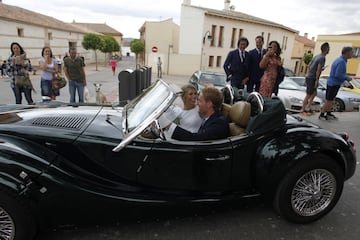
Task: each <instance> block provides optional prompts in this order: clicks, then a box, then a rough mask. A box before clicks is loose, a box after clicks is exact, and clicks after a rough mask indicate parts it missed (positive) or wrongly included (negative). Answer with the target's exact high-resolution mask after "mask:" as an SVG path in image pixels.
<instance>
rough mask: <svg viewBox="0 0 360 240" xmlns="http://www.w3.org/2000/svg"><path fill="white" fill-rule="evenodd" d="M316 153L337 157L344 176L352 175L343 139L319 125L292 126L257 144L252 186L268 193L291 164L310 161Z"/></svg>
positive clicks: (350, 157) (352, 166)
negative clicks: (259, 144) (276, 135)
mask: <svg viewBox="0 0 360 240" xmlns="http://www.w3.org/2000/svg"><path fill="white" fill-rule="evenodd" d="M316 153H322V154H325V155H327V156H329V158H332V159H334V160H335V161H337V162H338V163H339V165H340V166H341V167H342V168H343V171H344V176H345V178H348V177H350V176H349V175H353V173H354V171H355V166H356V159H355V155H354V152H353V151H352V150H351V147H350V146H349V144H348V143H347V142H346V141H345V140H344V139H342V138H341V137H340V136H339V135H337V134H334V133H332V132H329V131H327V130H323V129H315V128H296V129H290V130H288V131H287V132H286V133H285V134H284V135H282V136H279V137H276V138H272V139H270V140H269V141H267V142H264V143H263V145H262V146H261V147H260V148H259V150H258V152H257V161H256V166H255V176H256V177H255V178H256V179H255V184H256V187H257V188H258V189H259V191H260V192H262V193H263V194H265V195H268V194H270V195H272V194H273V193H274V191H275V190H276V187H277V186H278V184H279V182H280V181H281V180H282V179H283V177H284V176H285V175H286V173H287V172H288V171H289V170H290V169H291V168H293V167H296V164H297V163H298V162H299V161H311V158H312V156H314V154H316Z"/></svg>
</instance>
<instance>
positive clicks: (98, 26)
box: [71, 21, 123, 46]
mask: <svg viewBox="0 0 360 240" xmlns="http://www.w3.org/2000/svg"><path fill="white" fill-rule="evenodd" d="M71 24H72V25H74V26H80V27H85V28H87V29H91V30H93V31H94V32H98V33H101V34H104V35H108V36H112V37H113V38H114V39H115V40H116V41H117V42H118V43H119V45H120V46H122V39H123V34H122V33H121V32H119V31H117V30H116V29H114V28H112V27H110V26H109V25H107V24H106V23H78V22H75V21H73V22H72V23H71Z"/></svg>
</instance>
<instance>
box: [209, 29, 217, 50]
mask: <svg viewBox="0 0 360 240" xmlns="http://www.w3.org/2000/svg"><path fill="white" fill-rule="evenodd" d="M211 36H212V38H211V43H210V46H215V38H216V25H212V27H211Z"/></svg>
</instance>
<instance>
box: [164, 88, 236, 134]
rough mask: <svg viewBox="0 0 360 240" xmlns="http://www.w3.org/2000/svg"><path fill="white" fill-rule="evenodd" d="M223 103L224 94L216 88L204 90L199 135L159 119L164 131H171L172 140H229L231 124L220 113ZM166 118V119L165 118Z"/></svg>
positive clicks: (200, 102) (199, 103)
mask: <svg viewBox="0 0 360 240" xmlns="http://www.w3.org/2000/svg"><path fill="white" fill-rule="evenodd" d="M222 102H223V96H222V93H221V92H220V91H219V90H218V89H216V88H214V87H207V88H204V89H203V90H202V91H201V93H200V96H199V101H198V106H199V115H200V117H201V118H202V119H203V123H202V124H201V127H200V128H199V131H198V132H197V133H191V132H189V131H187V130H185V129H183V128H181V127H179V126H177V125H176V124H174V123H166V119H165V121H164V119H159V122H160V126H161V127H162V126H165V127H164V129H163V130H166V131H169V135H170V136H171V138H173V139H176V140H182V141H206V140H215V139H222V138H227V137H228V136H229V135H230V132H229V122H228V120H227V119H226V118H225V117H224V116H223V115H222V113H221V112H220V109H221V106H222ZM163 118H164V117H163Z"/></svg>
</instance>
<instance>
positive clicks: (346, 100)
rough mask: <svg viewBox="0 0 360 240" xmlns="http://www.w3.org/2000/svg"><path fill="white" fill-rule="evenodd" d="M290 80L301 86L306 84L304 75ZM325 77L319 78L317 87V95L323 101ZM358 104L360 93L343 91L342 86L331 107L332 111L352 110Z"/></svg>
mask: <svg viewBox="0 0 360 240" xmlns="http://www.w3.org/2000/svg"><path fill="white" fill-rule="evenodd" d="M291 79H292V80H294V81H295V82H297V83H298V84H299V85H301V86H306V83H305V77H292V78H291ZM326 81H327V79H326V78H320V79H319V87H318V89H317V96H318V97H319V98H321V99H322V100H323V101H325V96H326ZM359 105H360V94H357V93H353V92H348V91H344V89H343V88H340V89H339V92H338V94H337V95H336V98H335V103H334V106H333V108H332V111H334V112H343V111H354V109H358V108H359Z"/></svg>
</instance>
